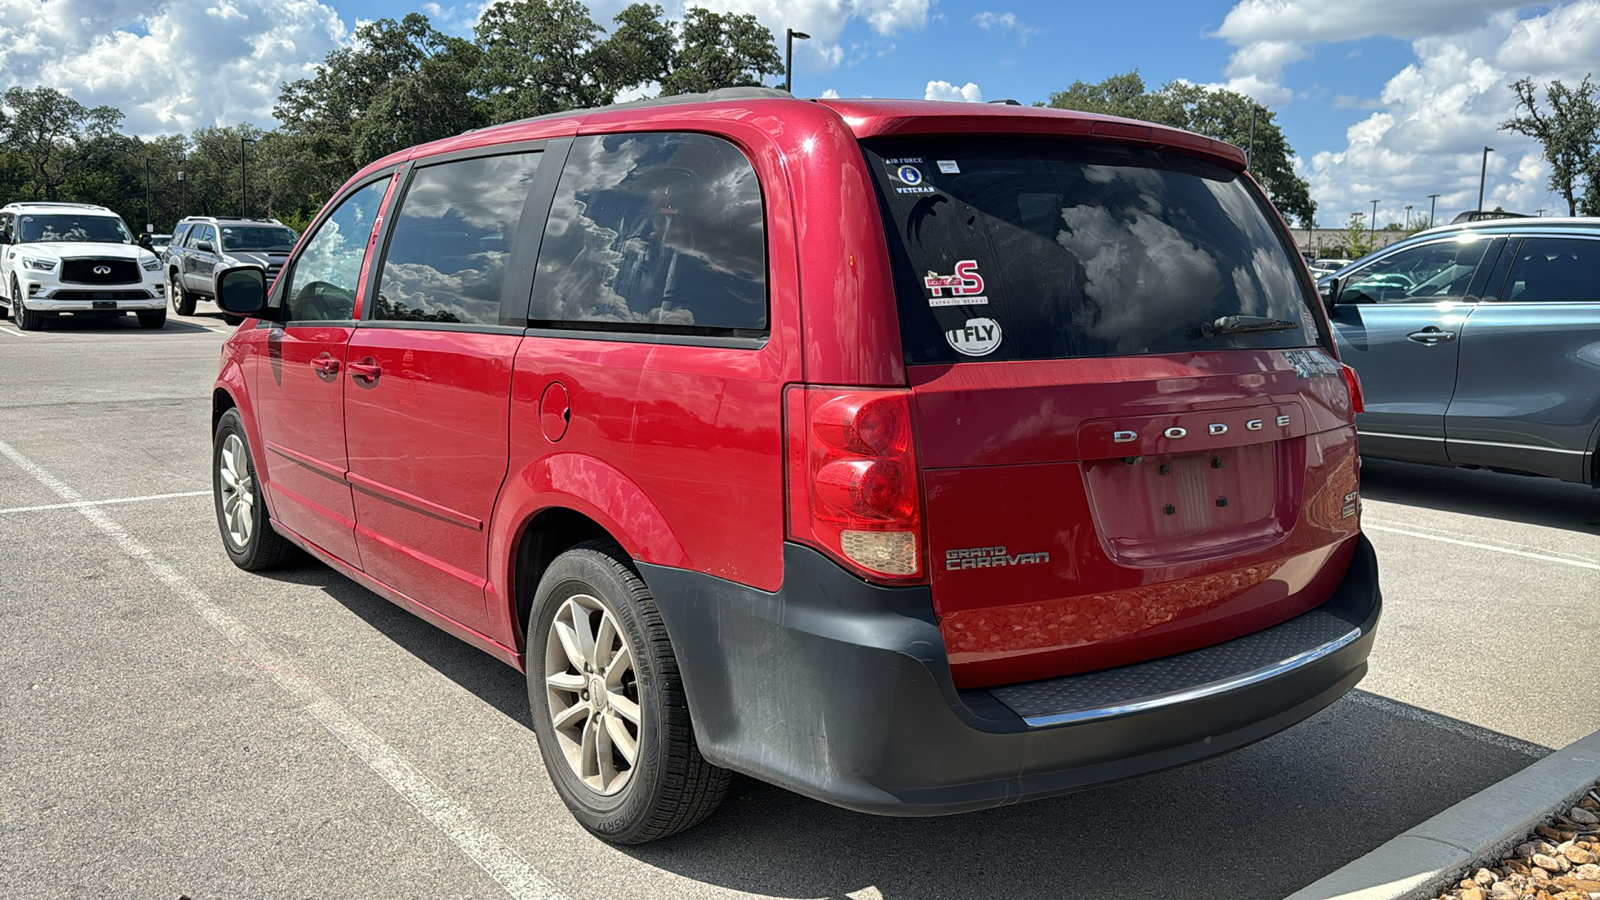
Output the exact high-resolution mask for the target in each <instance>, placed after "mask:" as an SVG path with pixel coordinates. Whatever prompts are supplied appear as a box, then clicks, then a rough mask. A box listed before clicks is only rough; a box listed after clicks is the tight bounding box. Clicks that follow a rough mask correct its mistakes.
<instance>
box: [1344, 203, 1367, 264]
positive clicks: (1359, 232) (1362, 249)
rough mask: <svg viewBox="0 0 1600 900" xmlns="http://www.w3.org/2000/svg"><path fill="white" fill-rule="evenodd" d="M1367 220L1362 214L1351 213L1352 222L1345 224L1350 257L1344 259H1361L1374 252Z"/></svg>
mask: <svg viewBox="0 0 1600 900" xmlns="http://www.w3.org/2000/svg"><path fill="white" fill-rule="evenodd" d="M1365 218H1366V217H1365V216H1363V215H1362V214H1361V213H1351V214H1350V221H1349V222H1346V223H1345V227H1344V243H1345V249H1346V251H1347V252H1348V253H1349V256H1346V257H1342V258H1343V259H1359V258H1361V257H1363V256H1366V255H1367V254H1368V253H1371V252H1372V245H1373V238H1372V235H1371V233H1370V232H1369V231H1367V225H1366V222H1365V221H1363V220H1364V219H1365Z"/></svg>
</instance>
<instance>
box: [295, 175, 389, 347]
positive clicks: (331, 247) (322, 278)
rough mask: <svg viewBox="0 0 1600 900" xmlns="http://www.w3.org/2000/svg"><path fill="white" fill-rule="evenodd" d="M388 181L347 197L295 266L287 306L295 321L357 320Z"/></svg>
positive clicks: (320, 226)
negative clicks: (364, 267) (374, 227)
mask: <svg viewBox="0 0 1600 900" xmlns="http://www.w3.org/2000/svg"><path fill="white" fill-rule="evenodd" d="M388 187H389V179H387V178H382V179H379V180H377V181H374V182H373V183H371V184H369V185H367V186H366V187H364V188H362V189H360V190H358V191H356V192H355V193H353V194H351V195H350V196H349V197H346V198H345V199H344V201H343V202H342V203H340V204H339V208H338V209H336V210H334V212H333V215H331V216H329V217H328V218H327V219H325V220H323V222H322V224H321V225H319V226H317V230H316V233H315V234H314V235H312V237H311V239H310V240H308V241H306V243H305V245H304V247H303V248H302V249H301V252H300V256H299V258H298V259H297V260H296V262H295V264H294V272H293V273H292V274H291V275H290V280H289V284H288V287H287V289H286V290H285V292H284V301H283V303H284V306H285V307H286V308H287V310H288V316H287V317H288V319H290V320H291V321H294V320H299V321H304V320H317V319H330V320H336V321H337V320H341V319H349V318H352V317H353V316H354V315H355V308H356V287H357V282H358V281H359V280H360V279H361V262H362V260H364V259H366V256H367V242H368V240H370V239H371V237H372V224H373V220H374V219H375V218H376V217H377V215H378V207H379V206H380V205H381V204H382V203H383V195H384V192H385V191H386V190H388Z"/></svg>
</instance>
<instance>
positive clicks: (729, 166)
mask: <svg viewBox="0 0 1600 900" xmlns="http://www.w3.org/2000/svg"><path fill="white" fill-rule="evenodd" d="M529 319H530V320H531V321H533V322H534V323H544V324H556V325H561V324H573V323H583V326H584V327H595V328H600V329H604V330H622V331H651V332H657V333H667V334H689V335H694V334H726V335H735V336H737V335H753V334H760V333H762V332H764V331H766V328H767V262H766V238H765V230H764V225H763V212H762V203H761V186H760V184H759V183H758V182H757V179H756V173H755V169H754V168H752V167H751V165H750V161H749V160H748V159H746V158H745V156H744V154H743V153H741V152H740V151H739V149H738V148H736V147H734V146H733V145H732V144H730V143H728V142H727V141H724V140H721V139H720V138H714V137H710V136H708V135H702V134H618V135H600V136H589V137H580V138H578V139H577V140H575V141H573V144H572V151H571V153H570V154H569V155H568V157H567V164H566V167H565V169H563V171H562V173H561V181H560V184H559V185H558V186H557V188H556V195H555V202H554V204H553V205H552V207H551V210H550V218H549V220H548V222H547V223H546V225H545V232H544V240H543V243H542V244H541V246H540V250H539V262H538V268H537V274H536V275H535V276H534V282H533V303H532V307H531V310H530V312H529Z"/></svg>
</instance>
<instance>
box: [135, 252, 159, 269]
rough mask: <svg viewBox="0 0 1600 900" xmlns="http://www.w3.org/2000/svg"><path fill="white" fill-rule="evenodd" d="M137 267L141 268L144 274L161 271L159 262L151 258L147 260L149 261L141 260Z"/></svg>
mask: <svg viewBox="0 0 1600 900" xmlns="http://www.w3.org/2000/svg"><path fill="white" fill-rule="evenodd" d="M139 265H141V266H143V267H144V270H145V271H146V272H159V271H161V260H159V259H156V258H155V257H153V256H152V257H151V258H149V259H141V260H139Z"/></svg>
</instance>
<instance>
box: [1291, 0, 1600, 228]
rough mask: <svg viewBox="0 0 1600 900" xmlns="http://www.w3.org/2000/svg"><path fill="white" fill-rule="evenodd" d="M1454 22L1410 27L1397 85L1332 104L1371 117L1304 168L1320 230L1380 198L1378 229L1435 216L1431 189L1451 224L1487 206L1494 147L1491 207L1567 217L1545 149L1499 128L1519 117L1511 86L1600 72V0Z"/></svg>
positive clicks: (1391, 82) (1569, 80) (1390, 83)
mask: <svg viewBox="0 0 1600 900" xmlns="http://www.w3.org/2000/svg"><path fill="white" fill-rule="evenodd" d="M1478 5H1479V6H1480V7H1486V6H1489V5H1490V4H1478ZM1524 15H1525V16H1526V13H1524ZM1411 24H1412V25H1413V26H1415V25H1416V23H1414V22H1412V23H1411ZM1449 25H1450V26H1451V27H1446V26H1444V25H1439V26H1438V27H1439V29H1440V30H1438V31H1436V32H1435V33H1431V34H1417V33H1416V31H1415V30H1413V32H1412V33H1411V37H1410V40H1411V49H1412V52H1413V53H1414V55H1415V59H1414V61H1413V62H1412V63H1411V64H1409V65H1407V66H1406V67H1405V68H1403V69H1401V70H1400V71H1399V72H1397V73H1396V74H1394V75H1393V76H1392V77H1391V78H1390V79H1389V80H1388V82H1387V83H1386V84H1385V85H1384V87H1383V90H1382V92H1381V95H1380V97H1379V98H1378V100H1377V101H1376V102H1375V103H1374V102H1373V101H1369V100H1358V99H1357V98H1353V97H1351V98H1344V97H1341V98H1336V99H1335V101H1334V106H1335V107H1344V108H1348V107H1365V108H1372V109H1373V111H1372V112H1371V113H1370V114H1369V115H1367V116H1366V117H1365V118H1363V119H1361V120H1360V121H1358V122H1356V123H1355V124H1353V125H1351V126H1350V127H1349V128H1348V129H1347V131H1346V135H1345V139H1346V140H1345V146H1344V148H1343V149H1339V150H1326V151H1322V152H1318V153H1315V154H1313V155H1312V157H1311V159H1310V161H1309V163H1303V164H1302V166H1301V167H1300V171H1301V173H1302V174H1303V175H1304V176H1306V177H1307V178H1308V179H1309V181H1310V182H1311V192H1312V196H1313V198H1315V199H1316V201H1317V203H1318V206H1319V212H1318V219H1319V221H1320V222H1321V223H1322V224H1325V225H1328V224H1337V223H1341V222H1343V221H1344V220H1345V219H1346V218H1347V217H1348V215H1349V213H1350V212H1351V211H1355V210H1359V211H1369V210H1370V209H1371V201H1372V200H1373V199H1374V198H1378V200H1379V210H1378V219H1379V222H1380V224H1382V223H1387V222H1390V221H1401V220H1403V219H1404V212H1403V208H1404V205H1405V204H1408V203H1409V204H1412V205H1413V206H1415V207H1416V208H1417V210H1421V209H1426V208H1427V204H1428V202H1429V200H1428V195H1429V194H1433V193H1438V194H1440V195H1441V196H1440V197H1439V198H1438V200H1439V213H1438V215H1439V218H1440V220H1441V221H1448V220H1449V218H1451V217H1452V216H1454V215H1455V214H1456V213H1457V212H1460V211H1461V210H1464V209H1472V208H1474V207H1476V205H1477V203H1478V182H1479V177H1480V172H1481V171H1482V170H1481V166H1482V164H1483V148H1484V147H1485V146H1490V147H1493V148H1495V149H1494V152H1492V153H1490V154H1489V157H1488V174H1487V178H1486V188H1487V190H1486V192H1485V197H1484V204H1485V206H1486V207H1489V208H1493V207H1495V206H1503V207H1504V208H1506V209H1510V210H1515V211H1518V212H1527V213H1532V212H1534V211H1536V210H1537V209H1539V208H1545V209H1547V210H1552V211H1554V212H1556V213H1558V214H1561V215H1565V214H1566V211H1567V210H1566V205H1565V202H1564V201H1560V200H1558V198H1555V197H1552V196H1551V195H1550V194H1549V192H1548V179H1549V165H1548V164H1547V163H1546V162H1545V161H1544V160H1543V159H1542V157H1541V154H1540V147H1539V145H1538V143H1537V142H1536V141H1534V140H1532V139H1530V138H1526V137H1523V136H1521V135H1517V134H1514V133H1511V132H1505V131H1500V130H1499V125H1500V123H1501V122H1504V121H1505V120H1507V119H1509V118H1511V116H1512V115H1513V113H1514V111H1515V104H1516V100H1515V95H1514V94H1513V93H1512V92H1511V90H1510V87H1509V86H1510V84H1511V83H1512V82H1513V81H1515V80H1517V79H1518V78H1522V77H1532V78H1534V79H1535V80H1536V81H1537V82H1541V83H1543V82H1547V81H1548V80H1550V79H1552V78H1560V79H1561V80H1563V81H1565V82H1567V83H1568V84H1573V83H1576V82H1578V81H1580V80H1581V79H1582V78H1583V77H1584V75H1585V74H1587V73H1588V72H1589V71H1590V70H1591V69H1593V68H1594V63H1593V60H1594V59H1595V58H1597V55H1600V0H1579V2H1575V3H1570V4H1568V5H1566V6H1562V7H1557V8H1556V9H1553V10H1549V11H1546V12H1544V13H1543V14H1541V15H1534V16H1527V17H1525V18H1518V16H1517V14H1515V13H1510V12H1496V13H1489V14H1480V15H1478V16H1476V17H1474V18H1470V19H1463V18H1462V17H1460V16H1456V17H1453V20H1452V21H1451V22H1450V23H1449ZM1416 27H1417V28H1420V26H1416ZM1396 30H1398V29H1396ZM1275 39H1276V38H1275ZM1541 97H1542V92H1541ZM1414 214H1415V211H1414Z"/></svg>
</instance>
